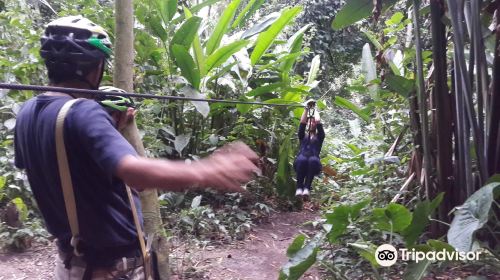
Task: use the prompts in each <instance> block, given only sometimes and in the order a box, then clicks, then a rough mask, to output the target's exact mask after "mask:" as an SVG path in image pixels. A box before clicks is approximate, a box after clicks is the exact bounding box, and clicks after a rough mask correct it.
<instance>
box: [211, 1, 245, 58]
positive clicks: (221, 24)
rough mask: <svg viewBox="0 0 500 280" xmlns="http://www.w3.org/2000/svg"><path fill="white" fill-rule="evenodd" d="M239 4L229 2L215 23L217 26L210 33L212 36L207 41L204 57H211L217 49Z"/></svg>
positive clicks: (238, 2) (237, 2)
mask: <svg viewBox="0 0 500 280" xmlns="http://www.w3.org/2000/svg"><path fill="white" fill-rule="evenodd" d="M240 2H241V0H233V1H231V3H230V4H229V5H228V6H227V8H226V9H225V10H224V12H223V13H222V15H221V17H220V18H219V21H218V22H217V25H216V26H215V29H214V31H213V32H212V35H211V36H210V38H209V39H208V41H207V47H206V52H205V54H206V55H211V54H212V53H213V52H214V51H215V50H216V49H217V48H218V47H219V45H220V42H221V40H222V36H223V35H224V34H226V32H227V31H228V29H229V26H230V25H231V21H232V20H233V18H234V15H235V14H236V11H237V9H238V7H239V6H240Z"/></svg>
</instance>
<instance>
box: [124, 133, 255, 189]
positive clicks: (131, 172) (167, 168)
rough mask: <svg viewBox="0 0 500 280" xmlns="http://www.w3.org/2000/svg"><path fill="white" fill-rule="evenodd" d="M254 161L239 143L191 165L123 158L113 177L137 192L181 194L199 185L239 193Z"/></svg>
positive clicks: (250, 176)
mask: <svg viewBox="0 0 500 280" xmlns="http://www.w3.org/2000/svg"><path fill="white" fill-rule="evenodd" d="M256 158H257V156H256V155H255V153H254V152H253V151H251V150H250V149H249V148H248V147H247V146H246V145H243V144H241V143H237V144H235V145H231V146H230V147H225V148H223V149H221V150H220V151H219V152H217V153H215V154H214V155H212V156H210V157H208V158H206V159H202V160H200V161H197V162H194V163H192V164H187V163H185V162H183V161H172V160H157V159H147V158H138V157H134V156H126V157H124V158H123V159H122V160H121V161H120V162H119V164H118V166H117V169H116V175H117V176H118V177H120V178H121V179H122V180H123V181H124V182H125V183H126V184H127V185H129V186H131V187H134V188H137V189H147V188H161V189H165V190H170V191H184V190H186V189H188V188H189V187H190V186H194V185H200V186H207V187H213V188H215V189H217V190H222V191H228V192H241V191H243V189H242V188H241V187H240V185H241V183H244V182H248V181H249V180H250V179H251V178H252V175H253V173H254V172H256V171H257V170H258V168H257V167H256V166H255V164H254V163H253V161H254V160H255V159H256Z"/></svg>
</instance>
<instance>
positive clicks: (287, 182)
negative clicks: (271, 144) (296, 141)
mask: <svg viewBox="0 0 500 280" xmlns="http://www.w3.org/2000/svg"><path fill="white" fill-rule="evenodd" d="M294 134H295V132H290V134H289V135H287V136H285V139H283V141H282V142H281V145H280V148H279V158H278V169H277V174H276V183H277V184H276V190H277V192H278V194H279V195H281V196H285V197H293V195H294V194H295V184H294V182H293V180H292V169H291V168H290V156H291V155H292V147H291V141H290V138H292V135H294Z"/></svg>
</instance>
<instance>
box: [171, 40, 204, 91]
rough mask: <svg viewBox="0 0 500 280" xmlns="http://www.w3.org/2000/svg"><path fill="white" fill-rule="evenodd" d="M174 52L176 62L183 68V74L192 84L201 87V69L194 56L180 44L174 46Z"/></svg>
mask: <svg viewBox="0 0 500 280" xmlns="http://www.w3.org/2000/svg"><path fill="white" fill-rule="evenodd" d="M172 53H173V55H174V58H175V64H176V65H177V66H178V67H179V68H180V69H181V73H182V76H184V78H186V79H187V80H188V81H189V82H190V83H191V85H192V86H193V87H194V88H196V89H198V88H199V87H200V71H199V70H198V68H197V67H196V64H195V63H194V60H193V57H191V55H190V54H189V52H188V51H187V50H186V48H184V47H183V46H180V45H173V46H172Z"/></svg>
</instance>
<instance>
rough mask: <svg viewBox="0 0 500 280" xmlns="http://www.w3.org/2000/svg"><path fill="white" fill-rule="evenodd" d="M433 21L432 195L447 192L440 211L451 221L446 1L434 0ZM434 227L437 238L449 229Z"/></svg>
mask: <svg viewBox="0 0 500 280" xmlns="http://www.w3.org/2000/svg"><path fill="white" fill-rule="evenodd" d="M430 7H431V24H432V56H433V61H434V73H433V79H434V88H433V98H434V102H433V103H434V105H435V114H436V118H435V121H436V125H435V129H436V131H435V135H436V138H437V141H436V142H437V143H436V144H437V147H436V148H437V156H436V168H437V182H438V184H437V189H432V191H431V197H430V198H433V197H435V196H436V195H437V194H438V193H439V192H444V193H445V195H446V197H447V199H445V200H443V203H442V204H441V206H440V208H439V211H438V219H439V220H441V221H448V220H449V217H448V213H449V212H450V211H451V210H452V209H453V207H454V205H453V204H451V202H452V199H451V195H452V193H453V184H452V179H451V178H453V161H452V160H453V159H452V158H453V150H452V144H451V143H452V133H453V130H452V127H453V118H452V115H451V106H450V105H451V103H452V100H451V96H450V94H449V91H448V85H447V80H448V79H447V71H446V70H447V65H446V44H447V40H446V27H445V25H444V24H443V22H442V17H443V14H444V2H443V0H431V2H430ZM434 224H435V225H437V226H435V227H431V234H432V236H434V237H438V236H441V235H443V234H444V233H446V230H447V228H446V227H444V226H443V225H442V224H441V223H434Z"/></svg>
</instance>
